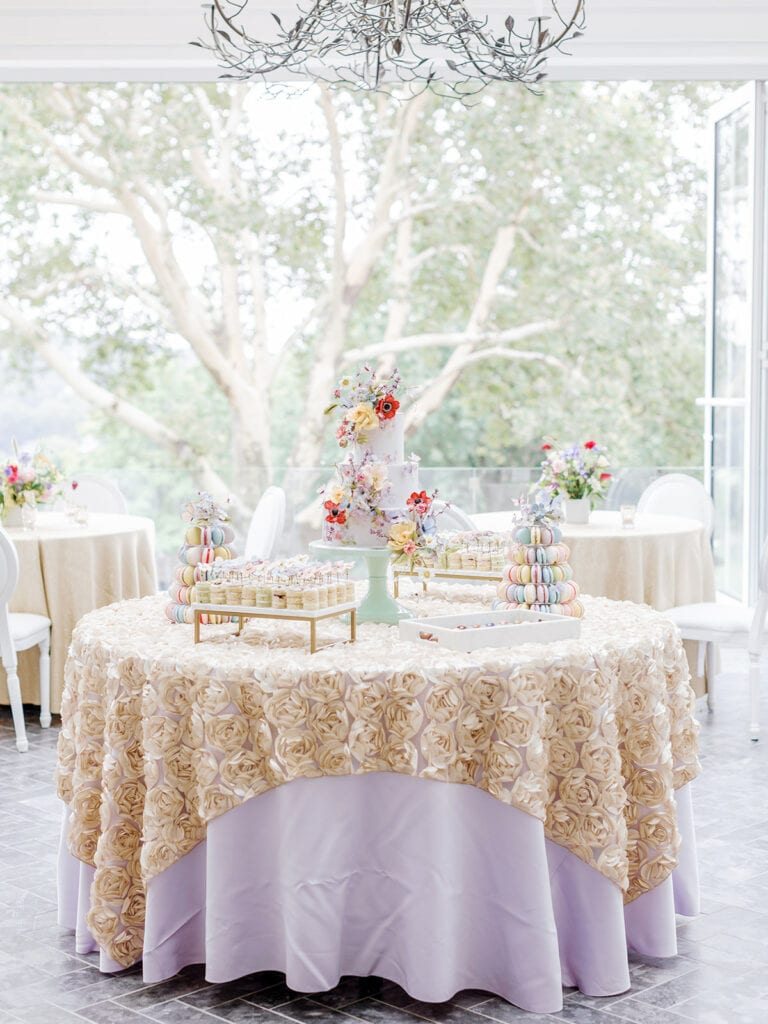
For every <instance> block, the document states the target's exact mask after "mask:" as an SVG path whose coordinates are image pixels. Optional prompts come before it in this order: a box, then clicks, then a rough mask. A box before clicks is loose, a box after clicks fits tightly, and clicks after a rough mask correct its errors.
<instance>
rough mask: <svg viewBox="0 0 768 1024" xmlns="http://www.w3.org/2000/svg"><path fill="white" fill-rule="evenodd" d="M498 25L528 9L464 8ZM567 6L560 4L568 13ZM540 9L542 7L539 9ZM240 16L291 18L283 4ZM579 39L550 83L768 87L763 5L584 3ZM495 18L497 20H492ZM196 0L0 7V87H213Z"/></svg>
mask: <svg viewBox="0 0 768 1024" xmlns="http://www.w3.org/2000/svg"><path fill="white" fill-rule="evenodd" d="M467 2H468V5H469V6H470V8H471V9H472V10H477V11H486V12H487V13H489V14H490V16H491V18H492V19H493V18H494V17H495V19H496V20H497V21H501V20H502V19H503V17H504V16H505V15H506V14H507V13H508V12H510V10H511V12H512V13H514V14H516V15H517V16H518V17H520V16H522V17H528V16H530V15H531V14H532V13H533V10H534V7H535V3H534V0H484V2H479V3H477V4H475V3H473V0H467ZM569 2H570V0H560V3H561V6H562V8H563V10H567V9H568V6H569ZM545 6H546V5H545ZM249 8H250V10H251V12H252V13H253V12H254V11H255V10H256V8H259V9H261V10H262V11H263V12H264V15H263V16H264V18H265V24H266V23H267V21H268V20H269V19H268V13H267V12H269V11H271V10H277V11H279V12H285V11H287V12H289V16H290V15H291V14H295V6H294V5H293V4H292V3H290V2H289V0H274V2H273V3H266V4H265V3H263V2H256V0H251V3H250V4H249ZM586 8H587V30H586V34H585V36H584V38H583V39H580V40H577V41H576V42H575V43H573V45H572V48H571V49H572V55H571V56H570V57H561V56H559V55H558V56H557V57H555V58H553V59H552V60H551V61H550V66H549V77H550V78H552V79H590V78H602V79H626V78H681V79H686V78H689V79H699V78H705V79H706V78H710V79H723V80H732V79H755V78H760V79H764V78H768V0H726V2H719V3H714V2H707V0H635V2H630V0H586ZM500 12H501V14H500ZM203 32H204V29H203V12H202V9H201V6H200V3H199V0H154V2H153V0H134V2H130V0H90V2H89V0H26V2H25V0H0V81H61V80H68V81H110V80H137V81H153V80H164V81H191V80H204V79H214V78H216V77H217V75H218V74H219V69H218V68H217V67H216V65H215V63H214V62H213V59H212V57H211V55H210V54H208V53H205V52H204V51H201V50H199V49H196V48H195V47H192V46H189V45H188V44H189V42H190V41H191V40H192V39H195V38H197V37H199V36H200V35H201V34H202V33H203Z"/></svg>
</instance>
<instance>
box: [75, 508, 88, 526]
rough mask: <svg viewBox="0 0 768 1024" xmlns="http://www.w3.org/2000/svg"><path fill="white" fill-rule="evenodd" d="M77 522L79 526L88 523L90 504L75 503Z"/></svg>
mask: <svg viewBox="0 0 768 1024" xmlns="http://www.w3.org/2000/svg"><path fill="white" fill-rule="evenodd" d="M75 523H76V524H77V525H78V526H87V525H88V506H87V505H75Z"/></svg>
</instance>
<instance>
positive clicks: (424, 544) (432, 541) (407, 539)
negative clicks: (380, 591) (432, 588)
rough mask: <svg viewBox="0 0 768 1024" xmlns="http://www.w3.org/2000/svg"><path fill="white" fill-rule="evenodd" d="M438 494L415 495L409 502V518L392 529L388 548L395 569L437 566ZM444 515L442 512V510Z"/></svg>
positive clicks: (421, 492)
mask: <svg viewBox="0 0 768 1024" xmlns="http://www.w3.org/2000/svg"><path fill="white" fill-rule="evenodd" d="M436 497H437V491H433V492H432V494H427V492H426V491H414V492H413V493H412V494H411V496H410V497H409V498H408V499H407V501H406V503H405V504H406V505H407V507H408V518H407V519H401V520H400V521H399V522H397V523H393V524H392V526H390V528H389V541H388V545H389V547H390V548H391V549H392V551H393V552H394V553H395V554H394V558H393V559H392V564H393V565H404V564H405V565H408V568H409V569H411V570H412V569H413V568H414V567H415V566H417V565H435V564H436V561H437V541H438V537H437V521H436V520H437V516H439V515H440V512H435V510H434V500H435V498H436ZM441 511H442V509H441Z"/></svg>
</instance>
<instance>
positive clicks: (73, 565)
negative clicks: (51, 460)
mask: <svg viewBox="0 0 768 1024" xmlns="http://www.w3.org/2000/svg"><path fill="white" fill-rule="evenodd" d="M6 532H7V534H8V536H9V537H10V538H11V540H12V541H13V544H14V546H15V548H16V551H17V552H18V556H19V582H18V584H17V586H16V590H15V592H14V594H13V597H12V598H11V602H10V610H11V611H19V612H34V613H35V614H38V615H46V616H47V617H48V618H49V619H50V620H51V622H52V630H51V710H52V711H53V712H54V713H58V712H59V711H60V709H61V693H62V689H63V686H64V663H65V661H66V657H67V648H68V647H69V642H70V639H71V636H72V630H73V629H74V627H75V624H76V623H77V621H78V619H80V618H81V617H82V616H83V615H85V613H86V612H89V611H92V610H93V609H94V608H100V607H102V605H106V604H111V603H112V602H114V601H122V600H124V599H125V598H131V597H143V596H146V595H149V594H154V593H156V592H157V576H156V570H155V547H154V537H155V527H154V523H153V522H152V520H151V519H145V518H143V517H140V516H129V515H106V514H97V513H91V514H90V515H89V517H88V522H87V524H86V525H83V526H77V525H75V524H74V523H73V522H72V520H70V519H67V517H66V516H64V515H62V514H59V513H56V512H41V513H39V514H38V517H37V524H36V526H35V528H34V529H33V530H24V529H20V528H16V527H14V528H12V529H8V530H6ZM19 678H20V680H21V693H22V699H23V700H24V702H25V703H31V704H37V703H39V693H40V690H39V677H38V659H37V651H36V650H32V651H27V652H24V653H22V654H21V655H20V656H19ZM0 694H2V696H0V700H2V701H3V702H5V703H7V701H8V694H7V689H6V685H5V673H4V672H3V670H2V668H0Z"/></svg>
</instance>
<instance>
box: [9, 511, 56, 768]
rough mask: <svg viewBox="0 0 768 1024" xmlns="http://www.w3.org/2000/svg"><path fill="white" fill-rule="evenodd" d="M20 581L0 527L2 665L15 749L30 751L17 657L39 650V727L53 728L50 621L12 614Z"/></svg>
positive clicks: (14, 557)
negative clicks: (14, 737) (12, 602)
mask: <svg viewBox="0 0 768 1024" xmlns="http://www.w3.org/2000/svg"><path fill="white" fill-rule="evenodd" d="M18 580H19V556H18V555H17V553H16V548H15V547H14V546H13V543H12V541H11V539H10V537H9V536H8V534H7V533H6V532H5V530H3V528H2V527H1V526H0V661H2V664H3V668H4V669H5V674H6V677H7V680H8V696H9V698H10V701H11V715H12V716H13V728H14V731H15V733H16V747H17V749H18V750H20V751H22V752H23V751H25V750H28V749H29V741H28V740H27V731H26V729H25V727H24V708H23V706H22V703H21V688H20V686H19V675H18V671H17V669H18V659H17V654H18V653H19V652H21V651H28V650H30V649H31V648H32V647H38V648H39V649H40V725H41V726H42V727H43V728H44V729H47V728H48V726H49V725H50V724H51V659H50V651H51V620H50V619H47V618H46V617H45V616H44V615H34V614H32V613H31V612H10V611H8V602H9V601H10V599H11V596H12V595H13V592H14V590H15V589H16V584H17V583H18Z"/></svg>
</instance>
